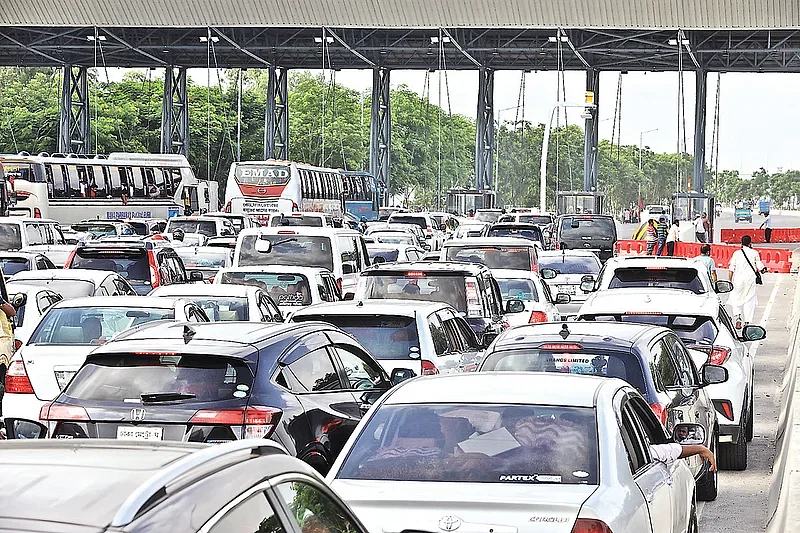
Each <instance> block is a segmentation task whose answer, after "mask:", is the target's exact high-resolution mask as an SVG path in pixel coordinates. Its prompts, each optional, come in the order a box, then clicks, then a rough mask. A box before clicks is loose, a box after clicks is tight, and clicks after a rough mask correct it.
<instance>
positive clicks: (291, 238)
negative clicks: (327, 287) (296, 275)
mask: <svg viewBox="0 0 800 533" xmlns="http://www.w3.org/2000/svg"><path fill="white" fill-rule="evenodd" d="M259 238H260V239H261V240H262V241H270V242H272V249H271V250H270V251H269V252H259V251H258V250H256V240H257V239H259ZM239 264H240V265H242V266H250V265H281V266H303V267H319V268H327V269H328V270H330V271H331V272H333V250H332V248H331V239H330V237H312V236H308V235H260V236H259V235H247V236H245V237H243V238H242V244H241V249H240V251H239Z"/></svg>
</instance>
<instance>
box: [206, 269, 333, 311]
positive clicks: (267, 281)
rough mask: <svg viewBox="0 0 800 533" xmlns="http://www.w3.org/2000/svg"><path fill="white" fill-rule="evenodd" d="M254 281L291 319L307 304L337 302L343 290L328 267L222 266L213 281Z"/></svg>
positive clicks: (251, 283)
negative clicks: (291, 316) (293, 314)
mask: <svg viewBox="0 0 800 533" xmlns="http://www.w3.org/2000/svg"><path fill="white" fill-rule="evenodd" d="M220 284H227V285H231V284H233V285H252V286H254V287H258V288H261V289H263V290H265V291H267V294H269V296H270V298H272V300H273V301H274V302H275V303H276V304H277V305H278V308H279V309H280V310H281V313H282V314H283V317H284V318H286V319H288V318H289V316H290V315H291V314H292V313H294V312H295V311H297V310H299V309H302V308H303V307H305V306H308V305H314V304H319V303H323V302H338V301H339V300H341V299H342V293H341V290H340V289H339V286H338V285H337V283H336V278H334V277H333V274H331V272H330V271H329V270H327V269H325V268H312V267H291V266H258V267H232V268H223V269H220V271H219V272H218V273H217V275H216V276H215V277H214V285H220Z"/></svg>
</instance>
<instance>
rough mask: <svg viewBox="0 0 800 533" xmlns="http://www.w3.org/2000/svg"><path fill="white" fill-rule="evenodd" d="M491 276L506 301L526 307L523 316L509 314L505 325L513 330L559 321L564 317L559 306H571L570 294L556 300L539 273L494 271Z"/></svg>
mask: <svg viewBox="0 0 800 533" xmlns="http://www.w3.org/2000/svg"><path fill="white" fill-rule="evenodd" d="M545 272H546V271H545ZM492 275H493V276H494V279H495V280H496V281H497V284H498V285H499V286H500V295H501V297H502V298H503V301H505V302H508V301H510V300H520V301H522V302H523V304H524V309H523V311H522V312H519V313H508V314H506V317H505V318H506V321H507V322H508V323H509V325H511V326H519V325H522V324H529V323H530V324H532V323H535V322H554V321H556V320H560V319H561V313H560V311H559V310H558V308H557V307H556V304H558V305H564V304H568V303H570V296H569V294H564V293H558V294H557V295H556V297H555V298H553V296H552V294H551V293H550V287H548V285H547V283H545V281H544V280H542V278H541V277H539V274H537V273H536V272H526V271H524V270H505V269H494V270H492Z"/></svg>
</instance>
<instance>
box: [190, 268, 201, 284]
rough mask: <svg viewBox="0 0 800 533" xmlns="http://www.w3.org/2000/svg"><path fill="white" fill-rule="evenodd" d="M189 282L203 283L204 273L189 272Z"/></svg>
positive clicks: (197, 271)
mask: <svg viewBox="0 0 800 533" xmlns="http://www.w3.org/2000/svg"><path fill="white" fill-rule="evenodd" d="M189 281H203V273H202V272H200V271H199V270H192V271H191V272H189Z"/></svg>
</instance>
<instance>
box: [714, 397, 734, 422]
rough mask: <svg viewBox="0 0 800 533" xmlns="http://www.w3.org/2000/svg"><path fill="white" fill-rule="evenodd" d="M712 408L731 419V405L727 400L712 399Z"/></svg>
mask: <svg viewBox="0 0 800 533" xmlns="http://www.w3.org/2000/svg"><path fill="white" fill-rule="evenodd" d="M713 402H714V408H715V409H716V410H717V412H718V413H721V414H722V416H724V417H725V418H727V419H728V420H733V405H732V404H731V402H730V401H728V400H713Z"/></svg>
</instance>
